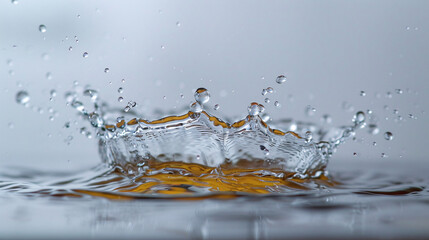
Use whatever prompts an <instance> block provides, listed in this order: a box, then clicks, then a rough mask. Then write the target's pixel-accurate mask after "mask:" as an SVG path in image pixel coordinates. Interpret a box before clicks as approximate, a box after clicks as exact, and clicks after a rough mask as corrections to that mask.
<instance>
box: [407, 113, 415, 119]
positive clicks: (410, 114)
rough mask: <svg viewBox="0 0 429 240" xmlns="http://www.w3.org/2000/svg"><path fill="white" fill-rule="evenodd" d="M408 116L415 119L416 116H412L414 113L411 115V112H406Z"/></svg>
mask: <svg viewBox="0 0 429 240" xmlns="http://www.w3.org/2000/svg"><path fill="white" fill-rule="evenodd" d="M408 117H409V118H411V119H416V116H414V115H413V114H411V113H410V114H408Z"/></svg>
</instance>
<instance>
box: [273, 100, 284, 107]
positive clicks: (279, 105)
mask: <svg viewBox="0 0 429 240" xmlns="http://www.w3.org/2000/svg"><path fill="white" fill-rule="evenodd" d="M274 106H275V107H277V108H280V107H281V106H282V105H281V104H280V103H279V101H275V102H274Z"/></svg>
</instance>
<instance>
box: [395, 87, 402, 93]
mask: <svg viewBox="0 0 429 240" xmlns="http://www.w3.org/2000/svg"><path fill="white" fill-rule="evenodd" d="M395 92H396V93H397V94H402V93H403V91H402V90H401V89H399V88H397V89H395Z"/></svg>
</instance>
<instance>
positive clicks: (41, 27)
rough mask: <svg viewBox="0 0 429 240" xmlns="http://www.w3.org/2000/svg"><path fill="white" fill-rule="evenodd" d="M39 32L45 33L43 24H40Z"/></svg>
mask: <svg viewBox="0 0 429 240" xmlns="http://www.w3.org/2000/svg"><path fill="white" fill-rule="evenodd" d="M39 31H40V32H41V33H45V32H46V26H45V25H43V24H41V25H40V26H39Z"/></svg>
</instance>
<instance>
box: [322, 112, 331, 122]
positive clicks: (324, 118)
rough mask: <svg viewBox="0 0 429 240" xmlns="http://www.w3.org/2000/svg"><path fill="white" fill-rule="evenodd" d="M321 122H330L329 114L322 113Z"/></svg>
mask: <svg viewBox="0 0 429 240" xmlns="http://www.w3.org/2000/svg"><path fill="white" fill-rule="evenodd" d="M322 122H324V123H331V122H332V118H331V116H329V115H328V114H325V115H323V116H322Z"/></svg>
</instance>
